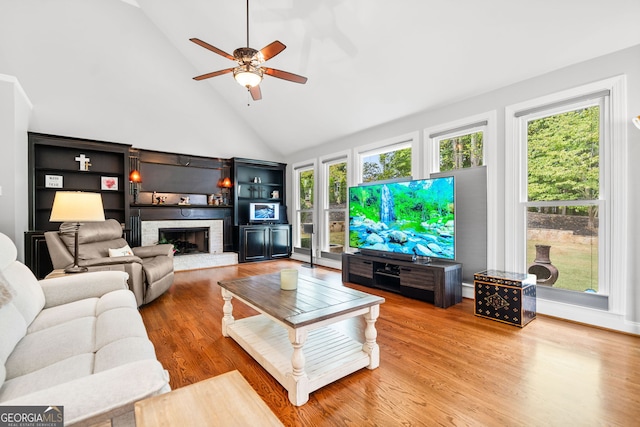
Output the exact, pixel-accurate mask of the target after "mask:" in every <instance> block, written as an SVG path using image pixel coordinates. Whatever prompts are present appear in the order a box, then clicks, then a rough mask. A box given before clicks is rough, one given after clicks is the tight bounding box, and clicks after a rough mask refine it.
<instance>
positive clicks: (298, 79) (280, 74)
mask: <svg viewBox="0 0 640 427" xmlns="http://www.w3.org/2000/svg"><path fill="white" fill-rule="evenodd" d="M262 70H263V71H264V73H265V74H268V75H270V76H273V77H277V78H279V79H283V80H289V81H290V82H294V83H300V84H305V83H306V82H307V78H306V77H302V76H299V75H297V74H293V73H289V72H288V71H282V70H276V69H275V68H268V67H262Z"/></svg>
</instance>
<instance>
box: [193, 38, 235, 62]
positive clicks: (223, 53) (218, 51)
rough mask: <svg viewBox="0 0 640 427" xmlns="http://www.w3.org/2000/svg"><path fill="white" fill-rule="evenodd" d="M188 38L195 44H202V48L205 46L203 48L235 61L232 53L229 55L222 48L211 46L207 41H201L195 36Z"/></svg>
mask: <svg viewBox="0 0 640 427" xmlns="http://www.w3.org/2000/svg"><path fill="white" fill-rule="evenodd" d="M189 40H191V41H192V42H194V43H195V44H198V45H200V46H202V47H203V48H205V49H209V50H210V51H211V52H215V53H217V54H218V55H221V56H224V57H225V58H229V59H230V60H232V61H235V60H236V58H234V57H233V56H232V55H229V54H228V53H227V52H225V51H224V50H220V49H218V48H217V47H215V46H212V45H210V44H209V43H207V42H203V41H202V40H200V39H197V38H195V37H194V38H191V39H189Z"/></svg>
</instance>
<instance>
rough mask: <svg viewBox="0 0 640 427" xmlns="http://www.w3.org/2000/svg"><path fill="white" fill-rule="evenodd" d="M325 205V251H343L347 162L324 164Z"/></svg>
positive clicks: (345, 225)
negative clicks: (325, 178)
mask: <svg viewBox="0 0 640 427" xmlns="http://www.w3.org/2000/svg"><path fill="white" fill-rule="evenodd" d="M325 168H326V169H325V170H326V172H327V173H326V175H327V180H326V182H325V185H326V186H327V188H326V194H327V199H328V200H327V202H328V203H327V205H326V208H325V230H324V231H325V236H328V239H325V240H324V242H325V243H324V244H323V246H324V247H323V248H322V249H323V250H324V251H325V252H332V253H341V252H344V244H345V241H346V228H347V224H346V222H345V221H346V210H347V191H348V188H347V162H346V161H339V162H336V163H331V164H327V165H325Z"/></svg>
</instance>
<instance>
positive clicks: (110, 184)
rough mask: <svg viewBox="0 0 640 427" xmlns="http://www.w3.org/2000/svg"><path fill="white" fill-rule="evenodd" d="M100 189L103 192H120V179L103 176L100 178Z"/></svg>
mask: <svg viewBox="0 0 640 427" xmlns="http://www.w3.org/2000/svg"><path fill="white" fill-rule="evenodd" d="M100 188H101V189H102V190H113V191H116V190H118V177H116V176H103V177H101V178H100Z"/></svg>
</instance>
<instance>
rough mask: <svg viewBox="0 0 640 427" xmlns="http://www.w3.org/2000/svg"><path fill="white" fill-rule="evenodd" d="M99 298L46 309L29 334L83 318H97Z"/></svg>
mask: <svg viewBox="0 0 640 427" xmlns="http://www.w3.org/2000/svg"><path fill="white" fill-rule="evenodd" d="M98 301H99V300H98V298H87V299H82V300H78V301H74V302H70V303H67V304H64V305H59V306H54V307H50V308H45V309H44V310H42V311H41V312H40V314H39V315H38V317H36V318H35V319H34V321H33V322H31V324H30V325H29V327H28V328H27V332H28V333H33V332H37V331H40V330H42V329H47V328H50V327H52V326H56V325H60V324H62V323H66V322H69V321H71V320H73V319H78V318H81V317H95V315H96V306H97V305H98Z"/></svg>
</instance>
